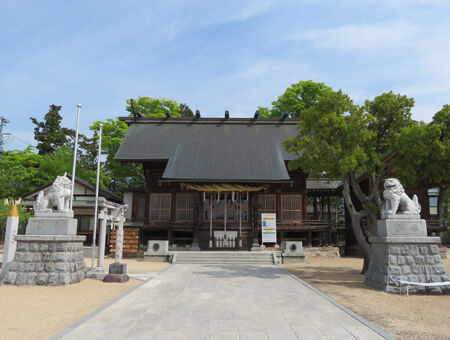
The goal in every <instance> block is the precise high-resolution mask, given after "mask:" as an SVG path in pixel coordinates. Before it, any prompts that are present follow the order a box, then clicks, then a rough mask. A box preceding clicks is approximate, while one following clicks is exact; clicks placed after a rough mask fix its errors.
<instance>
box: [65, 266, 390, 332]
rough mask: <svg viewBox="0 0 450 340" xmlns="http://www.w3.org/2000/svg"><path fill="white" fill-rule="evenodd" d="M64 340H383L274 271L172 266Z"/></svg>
mask: <svg viewBox="0 0 450 340" xmlns="http://www.w3.org/2000/svg"><path fill="white" fill-rule="evenodd" d="M63 339H108V340H112V339H164V340H169V339H258V340H263V339H283V340H289V339H365V340H366V339H383V338H382V337H381V336H380V335H378V334H377V333H375V332H374V331H373V330H372V329H370V328H369V327H367V326H365V325H364V324H363V323H361V322H360V321H358V320H357V319H355V318H353V317H352V316H350V315H349V314H347V313H345V312H344V311H343V310H341V309H340V308H338V307H336V306H335V305H334V304H332V303H331V302H329V301H328V300H326V299H325V298H324V297H322V296H320V295H319V294H317V293H315V292H314V291H312V290H311V289H309V288H308V287H307V286H305V285H304V284H302V283H301V282H299V281H297V280H296V279H294V278H293V277H291V276H290V275H289V274H287V273H286V272H285V271H284V270H283V269H281V268H279V267H277V266H269V265H267V266H262V265H260V266H257V265H199V264H192V265H188V264H178V265H173V266H171V267H170V268H168V269H167V270H165V271H164V272H162V273H160V274H158V275H157V276H155V277H154V278H152V279H151V280H150V281H148V282H146V283H145V284H143V285H142V286H141V287H139V288H138V289H136V290H134V291H133V292H131V293H130V294H128V295H127V296H125V297H124V298H122V299H121V300H119V301H118V302H116V303H114V304H112V305H111V306H109V307H108V308H106V309H105V310H103V311H102V312H100V313H99V314H97V315H95V316H94V317H93V318H91V319H89V320H87V321H86V322H84V323H82V324H81V325H79V326H78V327H76V328H74V329H73V330H72V331H70V332H69V333H67V334H66V335H65V336H64V337H63Z"/></svg>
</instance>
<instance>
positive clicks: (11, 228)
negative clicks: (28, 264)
mask: <svg viewBox="0 0 450 340" xmlns="http://www.w3.org/2000/svg"><path fill="white" fill-rule="evenodd" d="M18 227H19V214H18V211H17V206H16V205H15V204H14V205H13V207H12V209H11V211H10V213H9V215H8V218H7V220H6V235H5V246H4V253H3V264H2V272H1V276H4V275H6V273H7V272H8V267H9V266H10V264H11V263H12V261H13V260H14V255H15V253H16V247H17V242H16V240H15V239H14V236H16V235H17V229H18Z"/></svg>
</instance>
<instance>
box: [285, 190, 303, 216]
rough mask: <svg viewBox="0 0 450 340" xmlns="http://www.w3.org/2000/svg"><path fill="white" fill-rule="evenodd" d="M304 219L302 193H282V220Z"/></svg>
mask: <svg viewBox="0 0 450 340" xmlns="http://www.w3.org/2000/svg"><path fill="white" fill-rule="evenodd" d="M301 219H302V195H281V220H288V221H300V220H301Z"/></svg>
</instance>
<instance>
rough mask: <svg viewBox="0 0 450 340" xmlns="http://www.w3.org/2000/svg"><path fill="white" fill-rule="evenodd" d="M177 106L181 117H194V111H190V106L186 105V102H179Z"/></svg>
mask: <svg viewBox="0 0 450 340" xmlns="http://www.w3.org/2000/svg"><path fill="white" fill-rule="evenodd" d="M178 107H179V109H180V115H181V117H194V112H192V110H191V108H190V107H189V106H187V104H186V103H184V104H183V103H182V104H179V105H178Z"/></svg>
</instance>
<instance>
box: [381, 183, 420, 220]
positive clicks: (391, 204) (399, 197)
mask: <svg viewBox="0 0 450 340" xmlns="http://www.w3.org/2000/svg"><path fill="white" fill-rule="evenodd" d="M383 197H384V199H385V201H384V211H383V215H395V214H397V211H398V210H400V211H401V213H402V214H416V215H418V214H420V204H419V202H418V200H417V195H414V196H413V199H411V198H409V197H408V195H407V194H406V193H405V190H404V189H403V186H402V185H401V183H400V181H399V180H398V179H397V178H388V179H386V180H385V181H384V192H383Z"/></svg>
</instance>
